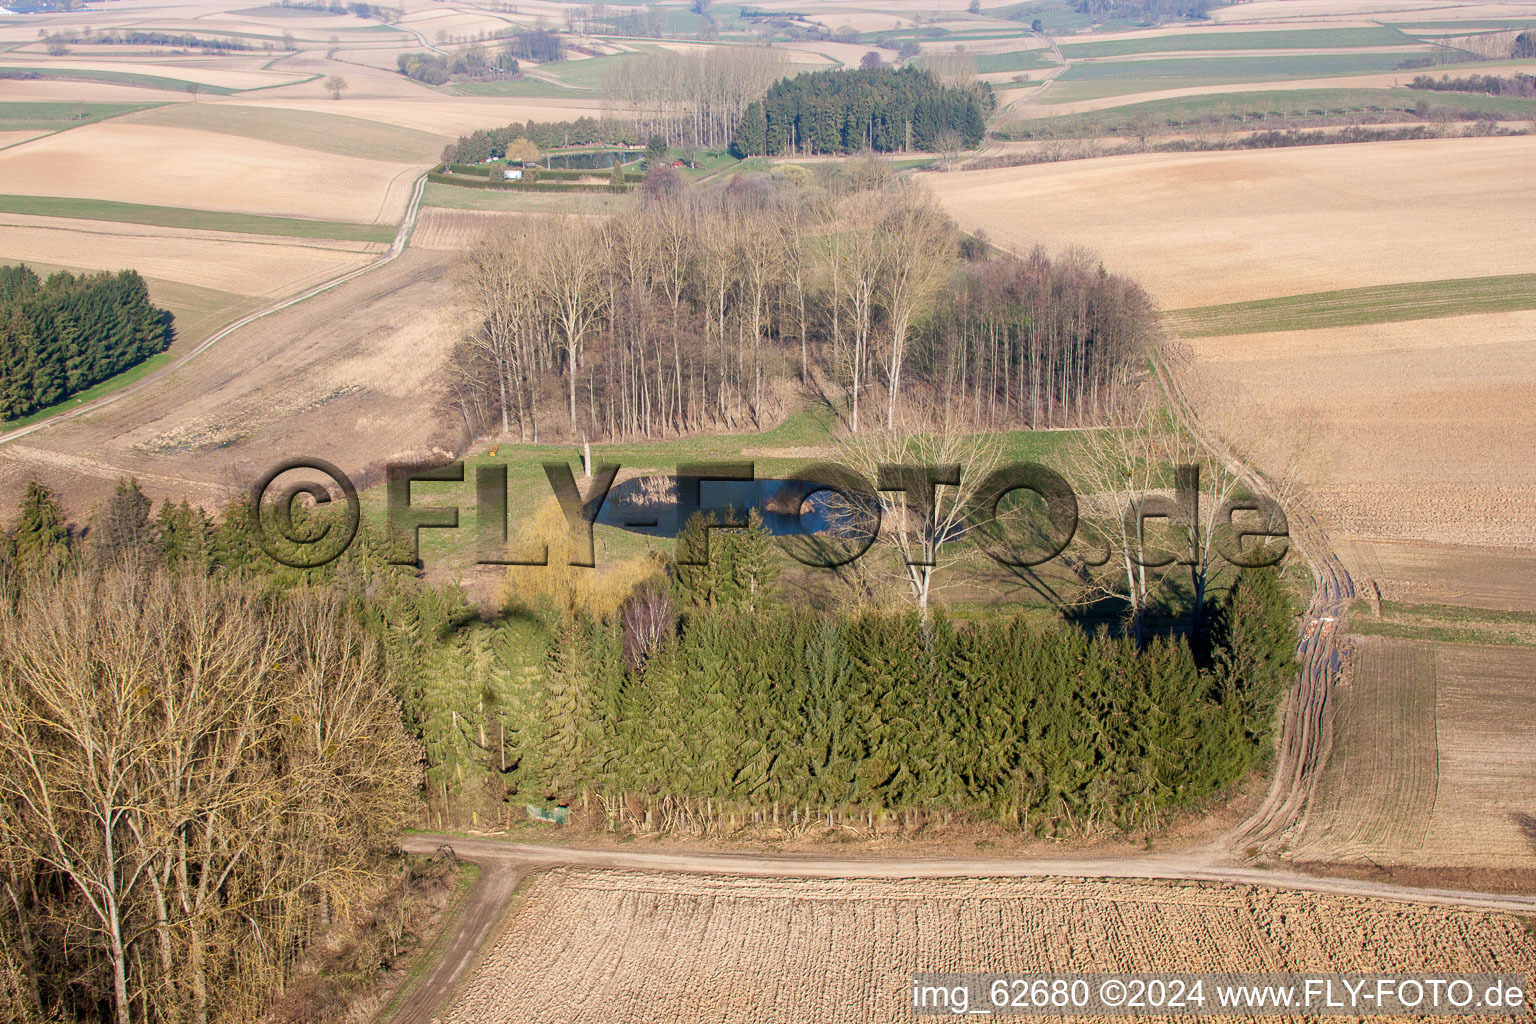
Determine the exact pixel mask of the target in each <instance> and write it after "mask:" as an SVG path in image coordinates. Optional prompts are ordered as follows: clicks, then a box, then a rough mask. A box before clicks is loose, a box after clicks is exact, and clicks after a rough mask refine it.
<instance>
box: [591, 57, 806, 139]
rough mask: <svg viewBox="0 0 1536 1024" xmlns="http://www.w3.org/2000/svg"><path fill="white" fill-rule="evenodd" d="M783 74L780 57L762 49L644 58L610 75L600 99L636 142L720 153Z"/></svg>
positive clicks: (626, 63) (620, 65) (620, 66)
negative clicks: (657, 140)
mask: <svg viewBox="0 0 1536 1024" xmlns="http://www.w3.org/2000/svg"><path fill="white" fill-rule="evenodd" d="M785 74H786V69H785V64H784V58H783V57H782V56H780V55H779V54H778V53H777V52H775V51H773V50H769V49H766V48H752V47H741V46H730V47H725V46H720V47H707V48H704V49H700V50H693V51H687V52H684V53H654V54H646V55H644V56H639V57H633V58H630V59H628V60H624V61H621V62H620V63H618V64H617V65H616V66H615V67H614V68H613V70H612V71H610V72H609V73H608V76H607V77H606V78H605V79H604V81H603V98H604V99H605V100H606V102H607V103H608V105H609V107H610V108H611V110H612V111H613V113H614V114H615V115H616V116H618V117H619V118H620V119H622V120H626V121H629V122H631V123H632V124H633V125H634V132H635V137H636V138H640V139H645V138H649V137H650V136H651V135H663V136H665V137H666V138H667V140H668V141H669V142H670V143H671V144H672V145H675V146H701V147H705V148H709V149H724V148H725V147H726V146H727V145H729V144H730V141H731V138H732V135H733V133H734V132H735V130H736V126H737V125H738V124H739V123H740V122H741V115H742V113H743V112H744V111H745V110H746V109H747V104H749V103H751V102H752V101H753V100H756V99H761V98H762V95H763V92H764V91H765V90H766V89H767V88H768V87H769V86H770V85H772V84H773V83H774V82H776V81H778V80H779V79H780V78H782V77H784V75H785Z"/></svg>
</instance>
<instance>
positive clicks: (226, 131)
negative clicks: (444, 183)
mask: <svg viewBox="0 0 1536 1024" xmlns="http://www.w3.org/2000/svg"><path fill="white" fill-rule="evenodd" d="M336 106H338V104H336V103H334V102H333V103H332V108H333V109H331V110H325V111H320V110H304V109H298V108H284V107H271V106H256V105H252V104H244V103H178V104H175V105H170V104H167V105H166V106H163V107H152V108H151V109H149V110H143V111H139V112H138V113H134V114H128V115H126V116H125V117H123V118H122V119H121V121H120V122H119V123H121V124H142V125H163V126H165V127H168V128H191V129H195V130H198V131H205V132H217V133H219V134H223V135H235V136H239V137H241V138H247V139H255V140H257V141H260V142H276V143H281V144H282V145H285V146H301V147H303V148H304V149H313V150H319V151H320V152H322V153H334V154H336V155H338V156H351V157H363V158H365V159H369V160H393V161H400V162H409V163H421V164H423V165H430V164H433V163H435V162H436V161H437V159H438V157H439V155H440V154H441V152H442V148H443V143H444V142H445V141H446V139H447V136H445V135H440V134H433V133H430V132H424V131H418V130H416V129H413V128H401V127H399V126H398V125H393V124H385V123H382V122H380V121H375V120H371V119H369V118H363V117H355V116H351V115H350V114H348V113H347V112H346V111H344V110H337V109H334V108H335V107H336Z"/></svg>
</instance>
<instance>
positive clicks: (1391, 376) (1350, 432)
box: [1183, 311, 1536, 590]
mask: <svg viewBox="0 0 1536 1024" xmlns="http://www.w3.org/2000/svg"><path fill="white" fill-rule="evenodd" d="M1183 347H1184V348H1185V349H1186V350H1187V351H1188V352H1189V353H1190V354H1191V355H1192V356H1193V359H1192V360H1191V362H1192V364H1193V370H1194V372H1196V373H1198V374H1199V375H1200V376H1201V377H1202V378H1203V379H1202V384H1201V387H1200V388H1198V389H1197V390H1196V392H1195V393H1194V400H1195V401H1196V403H1197V404H1198V405H1199V406H1200V407H1201V412H1202V415H1209V416H1211V417H1213V418H1215V419H1219V420H1222V421H1231V422H1235V423H1239V424H1241V423H1247V424H1249V425H1250V426H1251V425H1252V424H1254V423H1266V424H1273V429H1272V430H1270V431H1269V435H1270V436H1269V438H1268V439H1267V440H1269V441H1273V440H1275V438H1277V437H1279V436H1280V435H1282V434H1288V435H1291V436H1293V437H1294V438H1295V440H1296V444H1297V445H1298V446H1299V448H1300V456H1301V461H1300V462H1299V463H1298V464H1297V466H1296V474H1297V475H1298V476H1299V477H1300V482H1302V483H1304V484H1305V485H1306V489H1307V503H1308V505H1309V506H1310V507H1311V508H1312V509H1314V510H1315V512H1316V513H1317V514H1318V516H1319V518H1320V519H1322V520H1323V521H1324V523H1325V524H1326V525H1327V527H1328V529H1329V530H1330V532H1332V533H1334V534H1336V535H1338V536H1340V537H1345V538H1354V537H1365V538H1370V539H1372V540H1389V541H1397V542H1417V543H1429V544H1435V545H1461V546H1466V545H1476V546H1480V547H1485V548H1501V549H1505V550H1508V549H1519V550H1536V517H1533V516H1532V515H1531V511H1530V510H1531V509H1532V508H1536V483H1533V481H1536V417H1531V416H1512V415H1511V412H1512V410H1516V409H1528V408H1530V404H1531V395H1532V394H1533V389H1536V312H1533V311H1522V312H1510V313H1486V314H1479V315H1475V316H1465V317H1446V318H1442V319H1436V320H1417V321H1403V322H1399V323H1387V324H1370V325H1359V326H1354V327H1334V328H1323V329H1318V330H1309V331H1277V332H1272V333H1265V334H1252V335H1238V336H1234V337H1225V338H1195V339H1186V340H1185V341H1184V342H1183ZM1246 454H1247V455H1248V456H1249V457H1253V458H1257V459H1258V461H1259V463H1260V464H1261V465H1265V466H1266V468H1268V469H1270V470H1271V471H1274V470H1275V469H1277V468H1278V467H1276V466H1270V465H1266V463H1267V462H1269V461H1271V460H1272V459H1273V458H1278V456H1270V455H1268V454H1267V453H1266V452H1264V451H1262V450H1259V449H1257V448H1251V449H1248V450H1247V451H1246ZM1352 568H1361V567H1360V566H1358V565H1357V566H1352ZM1499 575H1500V576H1504V575H1507V574H1505V573H1502V572H1501V573H1499ZM1526 589H1527V590H1529V585H1528V583H1527V584H1526Z"/></svg>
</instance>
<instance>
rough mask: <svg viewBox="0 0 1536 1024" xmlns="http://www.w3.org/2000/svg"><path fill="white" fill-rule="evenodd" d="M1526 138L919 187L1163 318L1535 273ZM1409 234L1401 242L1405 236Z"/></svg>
mask: <svg viewBox="0 0 1536 1024" xmlns="http://www.w3.org/2000/svg"><path fill="white" fill-rule="evenodd" d="M1533 160H1536V136H1528V137H1518V138H1492V139H1445V140H1433V141H1427V142H1383V143H1375V144H1372V145H1369V146H1311V147H1299V148H1295V149H1286V150H1247V151H1238V152H1229V153H1206V154H1173V153H1151V154H1141V155H1136V156H1124V157H1106V158H1103V159H1098V160H1077V161H1069V162H1066V163H1057V164H1041V165H1035V166H1030V167H1009V168H1002V169H998V170H989V171H968V172H965V173H962V174H939V175H933V176H932V177H931V179H929V180H930V181H931V187H932V188H933V190H934V192H935V193H936V194H937V195H938V197H939V198H940V199H941V200H942V201H943V203H944V205H945V206H946V207H947V208H948V209H949V210H950V212H951V213H952V214H954V216H955V217H956V218H957V219H958V220H959V221H960V223H961V225H962V226H964V227H966V228H970V229H976V228H983V229H985V230H986V231H987V233H988V234H989V235H990V236H991V237H992V238H993V240H994V241H997V242H1000V243H1002V244H1003V245H1006V246H1009V247H1010V248H1014V249H1016V250H1020V251H1024V252H1027V251H1028V250H1029V249H1030V247H1032V246H1034V245H1036V244H1041V245H1044V246H1046V247H1047V248H1050V249H1062V248H1066V247H1068V246H1073V245H1084V244H1088V245H1092V246H1093V247H1094V248H1095V249H1096V250H1097V251H1098V253H1099V255H1100V256H1102V257H1103V259H1104V261H1105V263H1106V265H1107V266H1109V267H1111V268H1113V269H1114V270H1115V271H1117V272H1119V273H1126V274H1130V275H1131V276H1133V277H1135V278H1136V279H1137V280H1139V281H1141V282H1142V284H1143V285H1145V286H1146V287H1147V289H1148V290H1149V291H1151V292H1152V294H1153V296H1154V297H1155V298H1156V299H1157V300H1158V301H1159V303H1160V304H1161V305H1163V306H1164V307H1165V308H1169V309H1177V308H1182V307H1187V306H1205V305H1214V304H1217V303H1223V302H1238V301H1243V300H1247V299H1259V298H1268V297H1272V296H1277V295H1287V294H1298V293H1303V292H1314V291H1316V292H1322V291H1330V290H1334V289H1339V288H1349V287H1356V286H1365V285H1379V284H1397V283H1400V282H1403V281H1423V280H1444V279H1447V278H1455V277H1481V276H1489V275H1495V274H1512V273H1522V272H1530V271H1532V270H1536V232H1533V231H1529V230H1525V229H1523V228H1522V225H1528V222H1529V218H1525V219H1522V218H1521V217H1520V216H1514V215H1512V211H1517V210H1525V209H1528V208H1529V196H1528V193H1527V186H1526V184H1525V182H1526V178H1527V176H1528V175H1527V171H1528V169H1529V167H1530V165H1531V162H1532V161H1533ZM1405 224H1412V225H1413V230H1411V231H1405V230H1404V225H1405Z"/></svg>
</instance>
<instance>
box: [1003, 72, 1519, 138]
mask: <svg viewBox="0 0 1536 1024" xmlns="http://www.w3.org/2000/svg"><path fill="white" fill-rule="evenodd" d="M1093 84H1099V83H1093ZM1186 84H1187V83H1186ZM994 88H996V86H994ZM1421 101H1423V102H1426V103H1428V104H1429V105H1430V106H1432V107H1450V108H1453V109H1457V110H1470V111H1487V112H1489V113H1496V114H1500V115H1508V116H1510V117H1513V118H1525V117H1531V116H1533V115H1536V100H1531V99H1520V98H1519V97H1515V96H1478V95H1474V94H1471V93H1446V92H1439V93H1437V92H1428V91H1426V90H1422V89H1406V88H1396V89H1286V90H1277V91H1275V92H1228V93H1214V94H1210V95H1204V96H1176V97H1172V98H1169V99H1160V100H1146V101H1144V102H1141V103H1127V104H1126V105H1124V106H1119V107H1114V108H1112V109H1110V110H1096V111H1090V112H1088V113H1084V114H1066V115H1062V116H1060V117H1043V118H1032V119H1030V120H1027V121H1021V122H1019V123H1017V124H1014V125H1011V126H1009V127H1008V128H1007V129H1004V130H1005V131H1006V132H1008V133H1009V134H1011V135H1013V136H1014V137H1018V138H1083V137H1085V136H1092V135H1101V134H1105V133H1109V132H1115V131H1124V130H1125V129H1127V128H1129V127H1130V125H1131V122H1132V120H1133V119H1135V118H1137V117H1139V116H1141V115H1142V114H1146V115H1149V116H1150V117H1151V118H1152V120H1153V122H1154V123H1157V124H1167V125H1170V126H1174V127H1182V126H1189V125H1199V124H1233V125H1237V124H1243V125H1245V126H1246V127H1250V128H1266V127H1275V126H1279V125H1281V124H1283V123H1284V122H1285V121H1286V120H1288V119H1297V118H1299V119H1305V118H1316V117H1320V116H1325V115H1333V116H1337V115H1348V114H1359V115H1369V114H1373V113H1374V114H1385V113H1393V114H1408V113H1411V112H1413V110H1414V108H1415V107H1416V106H1417V105H1418V103H1419V102H1421ZM1362 119H1363V118H1362Z"/></svg>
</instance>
